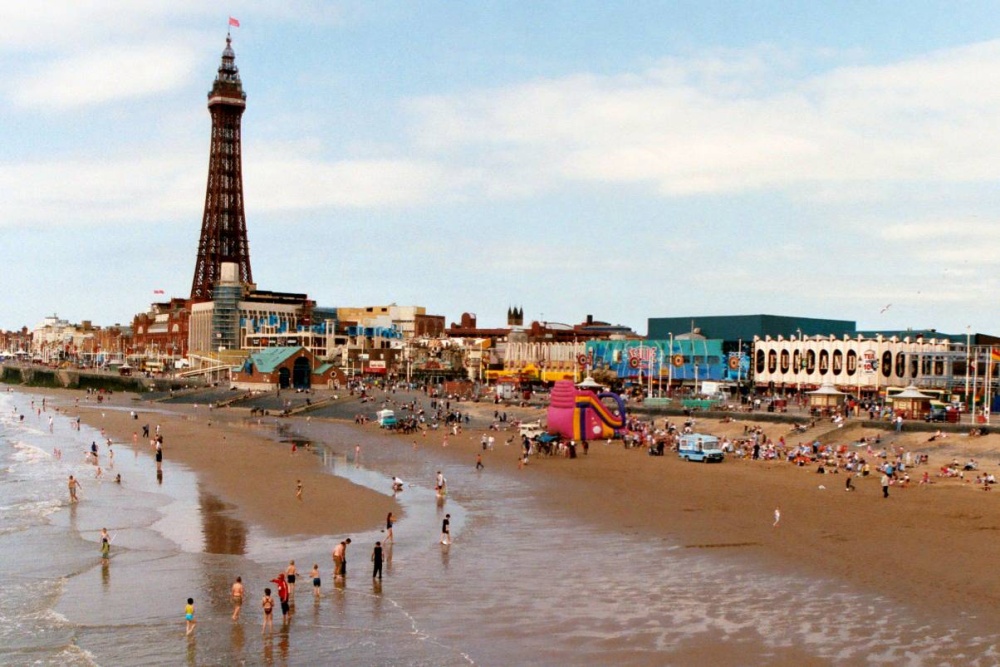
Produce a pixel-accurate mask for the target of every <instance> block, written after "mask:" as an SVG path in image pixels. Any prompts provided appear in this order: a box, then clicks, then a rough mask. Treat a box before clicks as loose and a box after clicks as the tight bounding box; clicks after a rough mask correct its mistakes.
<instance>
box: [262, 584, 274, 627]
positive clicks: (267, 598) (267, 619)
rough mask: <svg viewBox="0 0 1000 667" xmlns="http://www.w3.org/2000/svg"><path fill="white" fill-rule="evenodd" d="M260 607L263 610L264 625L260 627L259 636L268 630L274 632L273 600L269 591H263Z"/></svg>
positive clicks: (268, 589)
mask: <svg viewBox="0 0 1000 667" xmlns="http://www.w3.org/2000/svg"><path fill="white" fill-rule="evenodd" d="M260 606H261V608H262V609H263V610H264V623H263V625H261V627H260V634H264V631H265V630H270V631H271V632H274V623H273V618H272V616H273V614H272V612H274V598H272V597H271V589H270V588H265V589H264V597H263V599H261V601H260Z"/></svg>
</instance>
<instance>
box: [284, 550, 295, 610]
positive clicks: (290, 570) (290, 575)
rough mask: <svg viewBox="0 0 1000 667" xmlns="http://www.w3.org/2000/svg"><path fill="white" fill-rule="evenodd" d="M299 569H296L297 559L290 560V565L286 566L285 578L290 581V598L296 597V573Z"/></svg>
mask: <svg viewBox="0 0 1000 667" xmlns="http://www.w3.org/2000/svg"><path fill="white" fill-rule="evenodd" d="M297 573H298V570H296V569H295V561H294V560H290V561H288V567H287V568H285V579H286V580H287V581H288V599H289V600H294V599H295V575H296V574H297Z"/></svg>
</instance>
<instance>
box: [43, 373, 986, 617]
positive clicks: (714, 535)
mask: <svg viewBox="0 0 1000 667" xmlns="http://www.w3.org/2000/svg"><path fill="white" fill-rule="evenodd" d="M39 393H42V392H39ZM45 393H47V394H49V395H53V396H54V397H58V400H59V401H60V402H61V403H62V404H63V405H64V406H68V407H67V412H69V413H70V414H74V413H75V412H74V408H73V407H72V402H73V399H74V398H76V397H78V396H81V395H82V394H81V393H80V392H69V391H66V392H58V391H57V392H45ZM114 403H115V405H116V406H118V407H121V408H124V409H125V411H124V412H115V411H110V410H101V408H100V407H99V406H96V405H94V404H87V405H85V404H84V401H83V400H81V401H80V406H81V407H80V408H79V410H77V411H76V412H78V413H79V414H81V415H82V418H83V419H84V420H85V421H88V422H89V423H91V424H92V425H95V426H97V427H104V428H106V429H108V431H109V433H111V434H112V435H113V436H114V437H115V440H116V441H118V440H124V441H126V442H131V435H132V432H133V431H134V430H138V429H139V427H141V425H142V424H144V423H146V422H147V421H148V422H149V423H150V425H151V427H153V426H155V424H156V423H157V422H158V421H159V423H161V425H162V426H163V431H164V437H165V440H166V444H165V452H166V456H167V457H168V458H170V459H173V460H175V461H180V462H182V463H184V464H185V465H188V466H190V467H191V468H192V469H194V470H196V471H197V472H198V473H199V474H200V475H201V476H202V477H203V479H204V480H205V482H206V483H207V484H208V485H209V486H210V487H211V489H212V492H213V493H215V494H217V495H218V496H219V497H220V498H222V499H223V501H224V502H226V503H227V504H231V505H233V506H234V507H235V508H236V510H235V511H236V512H237V513H238V515H239V516H240V517H241V518H242V519H243V520H245V521H247V522H252V523H255V524H257V525H260V526H262V527H264V528H265V529H266V530H268V531H271V532H273V533H275V534H279V535H280V534H288V535H294V534H304V535H329V534H331V533H337V532H350V531H355V530H362V529H367V530H371V529H373V528H377V527H378V526H379V524H380V523H381V522H382V521H384V517H385V514H386V512H388V511H390V510H391V511H393V512H395V513H397V516H398V515H399V514H400V509H399V507H398V506H396V505H395V503H394V502H393V501H392V500H391V498H387V497H386V496H383V495H380V494H378V493H375V492H373V491H371V490H369V489H365V488H363V487H358V486H355V485H353V484H351V483H350V482H347V481H345V480H343V479H339V478H334V477H331V476H329V475H327V474H325V473H323V472H321V471H320V470H319V468H318V466H317V465H316V463H315V461H314V460H313V459H314V457H308V456H303V455H301V453H300V454H299V455H296V456H292V455H291V454H290V453H289V451H288V450H289V448H288V447H284V446H279V445H278V444H276V443H274V441H273V440H270V439H268V438H265V437H262V436H260V435H257V434H255V433H254V431H253V430H252V429H251V428H249V427H248V426H245V425H242V423H243V422H244V421H245V420H246V418H247V411H246V410H245V409H240V408H232V409H222V410H217V411H214V412H213V413H212V414H211V415H210V414H209V411H208V410H207V408H206V407H204V406H200V407H188V406H176V405H170V406H163V405H157V404H149V403H145V402H141V401H132V400H131V399H128V400H126V399H125V398H124V397H122V396H121V395H116V396H115V401H114ZM132 406H135V409H136V410H138V411H139V412H140V419H139V420H138V421H133V420H130V419H129V416H128V412H127V410H128V409H130V408H131V407H132ZM455 407H458V408H459V409H462V410H471V411H473V412H474V413H475V414H476V415H477V416H478V417H480V419H478V420H474V422H473V423H474V424H475V423H477V421H478V423H480V424H482V423H484V421H488V420H489V417H490V416H491V415H492V411H493V409H494V406H492V405H486V404H479V405H473V404H468V403H461V404H459V405H458V406H455ZM148 409H165V410H170V411H171V412H177V413H178V415H177V416H160V415H154V414H151V413H148V412H144V411H145V410H148ZM375 409H377V408H375V407H372V404H368V405H366V406H358V407H357V409H356V411H357V412H366V413H367V412H373V411H374V410H375ZM506 410H507V412H508V413H509V414H510V416H511V418H516V417H519V416H523V417H527V418H535V417H538V416H541V415H542V412H541V411H539V410H531V409H527V410H519V409H514V408H507V409H506ZM102 413H103V415H104V416H103V417H102ZM304 420H305V418H304V417H300V418H295V419H292V420H288V421H289V422H291V423H299V424H301V423H304ZM209 421H211V426H209ZM657 421H658V423H662V421H663V420H662V418H659V419H658V420H657ZM675 421H676V420H675ZM748 423H749V424H750V425H755V424H754V422H752V421H750V422H744V421H737V422H731V423H721V422H719V421H716V420H706V421H704V422H699V424H698V430H699V431H702V432H706V433H713V434H717V435H730V436H733V435H739V434H742V432H743V429H744V425H745V424H748ZM759 425H760V426H761V427H762V428H763V429H764V432H765V433H766V434H767V435H769V436H771V437H772V438H774V439H775V440H776V439H777V438H778V437H779V436H781V435H784V436H785V438H786V440H787V441H788V442H789V443H797V442H800V441H811V440H812V439H817V438H818V439H819V440H820V441H821V442H824V443H834V444H847V443H850V442H854V441H857V440H858V439H859V438H860V437H861V436H862V435H870V434H874V433H875V431H873V430H862V429H860V428H856V427H854V426H851V425H849V426H848V427H847V428H843V429H837V428H835V427H833V425H830V424H827V425H819V426H817V427H816V428H815V429H812V430H811V431H809V432H808V433H806V434H804V435H792V434H791V427H790V426H789V425H784V424H769V423H761V424H759ZM359 428H362V429H365V430H366V431H369V432H374V431H377V429H378V427H377V426H375V425H374V424H370V425H367V426H363V427H359ZM483 432H484V430H483V429H482V428H473V429H466V430H465V431H464V432H463V433H462V434H461V435H460V436H458V437H456V436H453V435H451V436H449V438H448V446H447V447H444V446H443V435H444V432H443V429H442V430H439V431H434V432H431V433H429V434H428V435H426V436H419V435H415V436H414V435H410V436H406V435H394V436H388V437H387V438H386V440H387V444H388V446H387V448H386V449H384V450H380V452H379V454H378V463H379V464H380V466H383V467H384V466H385V465H386V464H387V463H388V462H391V461H392V458H393V453H392V452H393V443H394V444H395V446H396V447H399V448H407V450H410V448H411V443H412V442H413V441H414V440H416V441H417V443H418V446H419V448H420V449H426V448H434V450H435V453H434V455H435V456H441V457H447V458H448V459H450V460H451V461H452V462H454V463H456V464H467V465H469V466H470V467H471V466H473V465H474V464H475V458H476V455H477V454H480V453H482V452H481V448H480V444H479V443H480V436H481V435H482V433H483ZM488 433H492V434H493V435H494V436H495V437H496V438H497V443H496V446H495V450H494V451H492V452H486V453H482V454H483V459H484V462H485V463H486V465H487V469H488V470H490V471H494V470H496V471H500V472H502V473H504V474H510V475H519V476H521V478H522V479H529V480H531V483H532V485H533V493H534V494H535V495H536V497H537V499H538V507H539V511H543V512H553V513H556V514H559V515H563V516H568V517H571V518H573V519H574V520H575V521H579V522H582V523H586V524H589V525H593V526H595V527H598V528H601V529H602V530H608V531H611V533H612V534H615V533H618V534H628V535H638V536H640V537H642V536H648V537H649V539H650V540H668V541H670V542H672V543H675V544H679V545H681V546H682V547H684V548H686V549H690V550H710V551H712V552H714V553H718V552H725V553H727V554H728V555H731V556H735V557H737V558H746V559H748V566H749V565H750V564H751V562H752V563H753V564H754V565H755V566H757V565H760V564H763V566H764V567H769V568H774V569H776V570H781V571H790V570H793V571H798V572H802V573H804V574H807V575H809V574H812V575H821V576H824V577H831V578H834V579H840V580H843V581H846V582H850V583H852V584H853V585H855V586H858V587H860V588H861V589H863V590H866V591H870V592H874V593H878V594H881V595H884V596H885V598H886V599H887V600H890V601H892V600H895V601H898V602H902V603H906V604H910V605H915V606H916V607H918V608H920V609H922V610H924V611H926V612H927V613H930V614H933V615H936V616H937V615H940V616H941V617H943V618H946V617H949V616H951V615H955V614H964V615H971V616H972V617H975V620H976V621H977V622H978V621H982V622H983V624H984V627H990V626H991V625H993V626H995V624H996V622H997V620H1000V619H998V617H997V616H998V614H997V612H996V608H997V605H996V604H995V603H996V602H997V600H998V598H1000V582H997V581H996V580H994V579H993V578H992V577H991V576H990V573H991V568H992V565H993V562H994V559H995V551H996V535H997V531H1000V505H998V503H1000V493H998V492H996V491H994V492H984V491H983V490H982V488H981V487H977V486H976V485H974V484H972V483H971V482H969V481H960V480H957V479H942V478H938V477H936V476H935V473H936V471H937V470H938V468H939V467H940V466H941V465H943V464H945V463H947V462H949V461H951V460H952V458H953V457H956V458H958V459H959V460H960V461H964V460H965V459H966V458H968V457H974V458H976V459H977V460H979V461H980V462H981V464H982V465H981V468H980V470H981V471H988V472H994V474H996V473H997V472H1000V465H998V463H997V461H998V459H1000V435H989V436H985V437H979V438H969V437H966V436H959V435H951V436H949V437H948V438H947V439H945V440H943V441H937V442H934V443H928V442H927V439H928V436H929V434H927V433H907V432H905V431H904V432H903V433H902V434H900V435H898V436H897V435H896V434H893V433H890V432H888V431H883V432H882V437H883V445H884V446H886V447H892V448H895V447H903V448H905V449H907V450H910V451H912V452H914V453H927V454H928V455H929V456H930V463H929V464H928V466H921V467H917V468H916V469H915V470H914V471H913V472H911V477H912V479H913V483H912V485H911V486H910V488H906V489H904V488H900V487H892V489H891V491H890V498H888V499H883V498H882V497H881V496H882V494H881V488H880V486H879V480H878V475H877V474H874V473H873V474H872V475H871V476H869V477H868V478H857V477H855V478H854V481H855V484H856V487H857V488H856V490H855V491H853V492H845V490H844V481H845V474H843V473H841V474H837V475H832V474H827V475H818V474H816V473H815V466H812V467H804V468H803V467H796V466H794V465H791V464H789V463H786V462H765V461H750V460H735V459H727V461H725V462H724V463H722V464H719V465H703V464H695V463H685V462H683V461H680V460H679V459H678V458H677V457H676V456H671V455H670V453H669V452H668V453H667V455H666V456H664V457H650V456H648V455H647V454H646V452H645V450H644V449H629V450H626V449H624V448H623V447H622V445H621V443H620V442H616V443H612V444H610V445H607V444H605V443H603V442H598V443H592V444H591V446H590V452H589V454H588V455H587V456H582V455H581V456H580V457H578V458H577V459H573V460H570V459H565V458H559V457H551V458H544V457H542V458H533V459H532V460H531V463H530V464H529V465H528V466H527V467H526V468H524V469H523V470H521V469H518V464H517V452H518V448H517V446H516V442H517V439H516V437H515V445H511V446H506V445H505V444H504V442H505V441H506V439H507V438H508V437H510V436H511V435H516V432H515V431H514V430H510V431H507V432H503V431H501V432H499V433H498V432H495V431H488ZM140 438H141V432H140ZM335 444H336V443H335ZM140 445H141V446H146V447H148V443H147V444H143V443H141V442H140ZM338 446H340V447H342V448H343V450H344V452H345V453H348V452H350V450H351V446H350V443H340V444H339V445H338ZM400 453H401V452H400ZM408 453H409V452H408ZM349 455H350V454H349ZM388 469H389V471H390V473H389V474H391V467H389V468H388ZM925 469H928V470H929V471H930V473H931V479H932V481H933V483H932V484H931V485H929V486H919V485H917V484H916V482H917V481H918V479H919V477H920V475H921V474H922V473H923V471H924V470H925ZM974 477H975V473H972V474H971V475H967V480H971V479H974ZM296 479H302V480H303V482H304V485H305V496H304V501H303V502H301V503H300V502H298V501H296V500H295V480H296ZM821 487H825V488H821ZM463 493H474V491H473V490H456V500H458V501H459V502H461V501H462V495H461V494H463ZM498 500H502V499H498ZM779 506H780V508H781V514H782V518H781V523H780V526H779V527H778V528H774V527H773V526H772V523H773V513H774V509H775V507H779Z"/></svg>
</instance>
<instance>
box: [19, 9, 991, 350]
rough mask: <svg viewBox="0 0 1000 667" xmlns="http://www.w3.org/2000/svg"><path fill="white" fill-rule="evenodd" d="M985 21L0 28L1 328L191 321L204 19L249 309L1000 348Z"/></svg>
mask: <svg viewBox="0 0 1000 667" xmlns="http://www.w3.org/2000/svg"><path fill="white" fill-rule="evenodd" d="M997 9H998V5H997V3H995V2H974V1H970V2H962V3H954V2H925V1H920V0H909V1H907V2H877V1H876V2H872V1H863V2H862V1H857V2H855V1H851V0H843V1H841V2H836V3H823V2H811V1H802V2H795V1H785V2H768V1H766V0H760V1H755V2H722V1H712V0H700V1H690V2H689V1H676V2H667V1H661V2H646V1H643V0H634V1H631V2H628V3H625V2H618V3H613V2H611V3H609V2H597V1H594V2H591V1H589V0H574V1H572V2H570V1H566V2H513V1H508V2H490V1H482V2H468V3H465V2H454V1H450V0H442V1H440V2H420V1H417V2H409V3H398V2H378V1H370V2H334V1H320V0H315V1H311V0H289V1H286V2H282V3H275V2H272V1H270V0H260V1H253V0H247V1H237V0H233V1H230V2H226V3H221V2H214V1H212V2H204V0H147V1H144V2H135V1H134V0H105V1H100V0H45V1H44V2H30V3H28V2H21V1H11V0H0V114H2V119H3V122H2V123H0V329H17V328H20V327H21V326H25V325H26V326H28V327H29V328H31V327H34V326H35V325H36V324H38V323H39V322H40V321H41V320H42V318H43V317H45V316H47V315H52V314H57V315H58V316H59V317H61V318H65V319H68V320H70V321H72V322H80V321H82V320H91V321H92V322H94V323H95V324H98V325H111V324H115V323H122V324H127V323H130V322H131V320H132V317H133V315H134V314H135V313H138V312H142V311H144V310H146V309H147V308H148V306H149V304H150V302H151V301H153V300H158V299H161V297H158V296H154V294H153V291H154V290H164V291H165V292H166V294H167V296H178V297H185V296H187V295H188V294H189V293H190V289H191V281H192V275H193V271H194V261H195V255H196V251H197V244H198V236H199V232H200V227H201V215H202V209H203V207H204V198H205V183H206V176H207V171H208V148H209V139H210V130H211V119H210V117H209V113H208V110H207V107H206V104H207V93H208V90H209V89H210V88H211V85H212V82H213V80H214V77H215V74H216V70H217V69H218V67H219V63H220V58H221V54H222V50H223V48H224V47H225V39H226V31H227V29H228V19H229V17H230V16H233V17H235V18H236V19H238V20H239V22H240V27H238V28H232V29H231V30H232V39H233V49H234V51H235V52H236V64H237V66H238V67H239V70H240V76H241V78H242V81H243V88H244V90H245V91H246V93H247V109H246V112H245V114H244V116H243V134H242V142H243V143H242V147H243V174H244V182H243V187H244V196H245V208H246V216H247V226H248V235H249V241H250V257H251V264H252V267H253V276H254V279H255V281H256V283H257V285H258V287H259V288H260V289H265V290H272V291H286V292H305V293H308V294H309V296H310V298H312V299H314V300H315V301H316V302H317V304H318V305H320V306H327V307H336V306H363V305H384V304H389V303H396V304H399V305H419V306H424V307H426V309H427V312H428V313H431V314H437V315H444V316H445V318H446V321H447V322H448V323H451V322H456V321H458V320H459V318H460V317H461V314H462V313H463V312H471V313H475V314H476V315H477V316H478V320H479V324H480V326H486V327H494V326H502V325H504V324H505V318H506V312H507V309H508V308H509V307H511V306H517V307H520V308H523V309H524V314H525V319H526V320H527V321H532V320H541V321H553V322H565V323H578V322H581V321H583V320H584V319H585V318H586V316H587V315H588V314H589V315H593V316H594V317H595V318H596V319H599V320H604V321H608V322H611V323H613V324H624V325H627V326H630V327H632V328H633V329H635V330H636V331H637V332H638V333H640V334H644V333H645V332H646V329H647V318H650V317H697V316H702V315H726V314H753V313H765V314H775V315H789V316H802V317H820V318H832V319H844V320H852V321H855V322H857V325H858V328H859V329H861V330H875V329H881V330H896V329H906V328H909V327H912V328H914V329H924V328H929V329H937V330H938V331H942V332H946V333H956V334H960V333H965V332H966V331H969V330H971V331H972V332H974V333H975V332H982V333H991V334H1000V309H998V308H997V307H996V302H997V294H998V289H1000V284H998V275H1000V224H998V223H1000V187H998V182H997V181H998V178H1000V123H998V122H997V120H996V119H997V115H998V112H1000V12H998V11H997Z"/></svg>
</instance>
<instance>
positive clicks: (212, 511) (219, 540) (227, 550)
mask: <svg viewBox="0 0 1000 667" xmlns="http://www.w3.org/2000/svg"><path fill="white" fill-rule="evenodd" d="M198 504H199V505H200V506H201V532H202V535H203V536H204V538H205V547H204V552H205V553H209V554H227V555H234V556H242V555H243V554H245V553H246V548H247V527H246V525H245V524H244V523H243V522H242V521H240V520H239V519H236V518H234V517H232V516H231V515H230V514H229V513H230V511H231V510H232V509H233V508H232V506H231V505H227V504H225V503H224V502H222V501H221V500H219V498H218V496H214V495H212V494H211V493H208V492H207V491H205V488H204V486H203V485H202V484H201V483H200V482H199V484H198Z"/></svg>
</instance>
